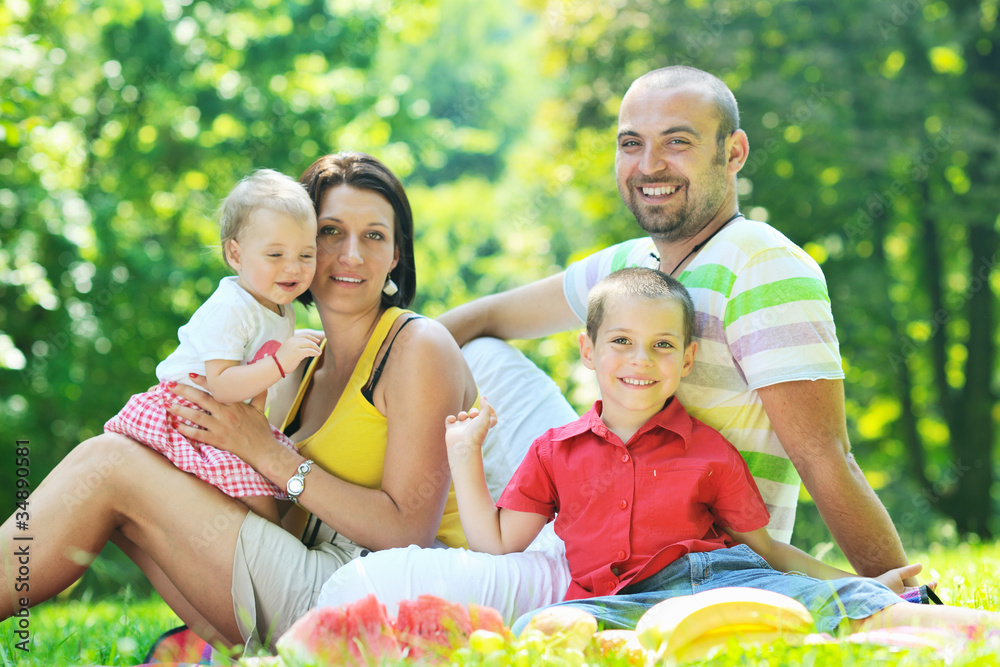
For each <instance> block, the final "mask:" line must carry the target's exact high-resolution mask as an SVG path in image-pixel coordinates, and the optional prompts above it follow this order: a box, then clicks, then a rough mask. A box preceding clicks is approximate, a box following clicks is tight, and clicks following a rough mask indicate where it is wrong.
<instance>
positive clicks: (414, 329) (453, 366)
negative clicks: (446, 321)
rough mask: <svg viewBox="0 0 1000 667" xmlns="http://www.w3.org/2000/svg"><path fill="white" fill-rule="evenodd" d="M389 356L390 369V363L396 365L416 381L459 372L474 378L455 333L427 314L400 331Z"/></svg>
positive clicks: (467, 377) (463, 376) (460, 374)
mask: <svg viewBox="0 0 1000 667" xmlns="http://www.w3.org/2000/svg"><path fill="white" fill-rule="evenodd" d="M397 348H398V351H397ZM389 357H390V358H389V361H388V363H387V364H386V366H387V368H386V371H387V372H388V371H389V367H390V366H391V367H395V370H398V371H401V372H402V373H405V374H406V375H409V376H411V377H412V379H413V380H414V381H416V382H420V380H421V379H432V378H441V377H442V375H443V374H456V373H457V374H458V376H460V377H462V378H463V379H464V380H468V381H471V379H472V373H471V372H470V371H469V367H468V365H467V364H466V362H465V357H463V356H462V350H461V349H460V348H459V347H458V343H456V342H455V339H454V338H453V337H452V335H451V333H450V332H449V331H448V330H447V329H446V328H445V327H444V325H442V324H441V323H439V322H437V321H436V320H433V319H430V318H427V317H420V318H418V319H415V320H413V321H412V322H410V323H409V324H407V325H406V327H405V328H403V329H402V330H401V331H400V332H399V335H398V336H397V338H396V342H395V343H394V344H393V347H392V352H391V354H390V355H389Z"/></svg>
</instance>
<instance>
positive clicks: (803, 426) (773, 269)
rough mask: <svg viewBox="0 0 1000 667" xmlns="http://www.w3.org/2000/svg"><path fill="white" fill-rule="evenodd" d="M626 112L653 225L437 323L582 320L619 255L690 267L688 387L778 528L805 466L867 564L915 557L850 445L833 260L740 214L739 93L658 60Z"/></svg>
mask: <svg viewBox="0 0 1000 667" xmlns="http://www.w3.org/2000/svg"><path fill="white" fill-rule="evenodd" d="M618 120H619V130H618V149H617V153H616V157H615V171H616V178H617V183H618V190H619V192H620V194H621V196H622V199H623V200H624V201H625V203H626V205H627V206H628V208H629V210H631V211H632V213H633V215H634V216H635V218H636V220H637V222H638V223H639V226H640V227H642V229H643V230H645V231H646V232H647V233H648V234H649V238H648V239H639V240H635V241H630V242H626V243H624V244H620V245H618V246H613V247H612V248H608V249H606V250H604V251H601V252H600V253H597V254H595V255H592V256H591V257H588V258H586V259H583V260H581V261H580V262H577V263H575V264H573V265H571V266H570V267H569V268H568V269H567V270H566V271H565V272H563V273H561V274H558V275H555V276H552V277H550V278H546V279H543V280H541V281H538V282H536V283H533V284H530V285H526V286H524V287H521V288H518V289H515V290H512V291H510V292H505V293H502V294H496V295H492V296H488V297H484V298H481V299H478V300H476V301H473V302H471V303H469V304H466V305H464V306H461V307H459V308H456V309H454V310H452V311H449V312H448V313H445V314H444V315H442V316H441V318H440V321H441V322H442V323H443V324H445V326H447V327H448V328H449V329H450V330H451V332H452V333H453V335H454V336H455V338H456V340H458V342H459V344H464V343H466V342H467V341H469V340H472V339H474V338H478V337H480V336H495V337H498V338H504V339H510V338H535V337H540V336H544V335H548V334H551V333H554V332H557V331H563V330H567V329H571V328H574V327H578V326H579V325H580V322H581V321H582V319H583V318H584V317H585V313H586V294H587V292H588V291H589V289H590V287H592V286H593V285H594V284H595V283H596V282H597V281H598V280H599V279H600V278H602V277H603V276H605V275H607V274H609V273H611V272H612V271H614V270H616V269H618V268H622V267H623V266H634V265H642V266H648V267H651V268H658V269H660V270H661V271H663V272H664V273H668V274H670V275H673V276H675V277H677V278H679V279H680V281H681V282H682V283H683V284H684V285H685V286H686V287H688V289H689V290H690V291H691V293H692V296H693V297H694V300H695V305H696V308H697V311H698V318H697V319H698V325H699V326H698V328H699V332H700V333H699V344H700V348H699V349H700V355H699V359H698V360H697V361H696V362H695V369H694V370H693V371H692V373H691V375H690V376H689V377H688V378H686V379H685V381H684V382H683V383H682V384H681V388H680V389H679V390H678V396H679V397H680V400H681V402H682V403H683V404H684V405H685V407H687V408H688V410H689V411H690V413H691V414H692V415H693V416H695V417H697V418H698V419H701V420H702V421H704V422H705V423H707V424H708V425H709V426H712V427H714V428H716V429H718V430H719V431H721V432H722V433H723V434H724V435H725V436H726V437H727V438H728V439H729V440H730V441H731V442H733V444H734V445H736V447H737V448H738V449H740V450H741V452H743V454H744V458H745V459H746V460H747V463H748V465H749V467H750V470H751V472H752V473H753V475H754V477H755V479H756V481H757V484H758V486H759V487H760V490H761V493H762V495H763V496H764V498H765V501H766V502H767V505H768V509H769V510H770V512H771V515H772V518H771V523H770V524H769V526H768V528H769V531H770V532H771V534H772V536H773V537H774V538H775V539H779V540H781V541H784V542H788V541H789V540H790V539H791V531H792V526H793V524H794V517H795V503H796V499H797V495H798V488H799V478H800V477H801V480H802V482H803V483H805V486H806V489H807V490H808V491H809V493H810V495H811V496H812V498H813V500H814V501H815V502H816V506H817V507H818V509H819V510H820V514H821V515H822V516H823V519H824V521H825V522H826V524H827V526H828V527H829V529H830V532H831V533H832V534H833V536H834V538H835V539H836V541H837V543H838V545H840V547H841V549H842V550H843V551H844V553H845V555H846V556H847V558H848V560H850V562H851V565H852V566H853V567H854V568H855V570H856V571H857V572H858V573H859V574H862V575H866V576H876V575H879V574H882V573H883V572H885V571H887V570H890V569H892V568H896V567H900V566H903V565H906V564H907V560H906V556H905V553H904V551H903V548H902V545H901V543H900V540H899V537H898V535H897V534H896V530H895V528H894V527H893V525H892V521H891V520H890V518H889V515H888V513H887V512H886V511H885V508H884V507H883V506H882V504H881V502H880V501H879V499H878V497H877V496H876V495H875V492H874V491H873V490H872V488H871V486H870V485H869V484H868V482H867V480H866V479H865V477H864V475H863V474H862V472H861V470H860V468H859V467H858V465H857V463H856V462H855V460H854V457H853V456H852V455H851V452H850V442H849V441H848V435H847V427H846V420H845V415H844V389H843V377H844V374H843V371H842V370H841V364H840V355H839V350H838V346H837V339H836V332H835V329H834V326H833V319H832V315H831V313H830V304H829V297H828V295H827V291H826V284H825V280H824V278H823V274H822V272H821V270H820V269H819V267H818V266H817V265H816V264H815V262H813V261H812V260H811V259H810V258H809V257H808V255H806V254H805V253H804V252H803V251H802V250H801V249H799V248H798V247H797V246H795V245H794V244H792V243H791V242H790V241H789V240H788V239H786V238H785V237H784V236H782V235H781V234H780V233H779V232H777V231H776V230H775V229H773V228H771V227H770V226H768V225H766V224H764V223H760V222H753V221H748V220H746V219H745V218H743V217H742V216H741V215H740V214H739V208H738V201H737V174H738V173H739V171H740V169H741V168H742V167H743V165H744V163H745V162H746V160H747V156H748V153H749V144H748V141H747V136H746V134H745V133H744V132H743V131H742V130H740V129H739V124H738V123H739V115H738V108H737V104H736V100H735V98H734V97H733V94H732V92H731V91H730V90H729V89H728V88H727V87H726V86H725V84H724V83H722V81H720V80H719V79H717V78H716V77H714V76H712V75H710V74H708V73H706V72H703V71H701V70H697V69H694V68H690V67H668V68H664V69H660V70H655V71H653V72H650V73H648V74H646V75H644V76H642V77H640V78H639V79H637V80H636V81H635V82H634V83H633V85H632V86H631V87H630V88H629V90H628V92H627V93H626V95H625V98H624V99H623V101H622V106H621V110H620V113H619V118H618ZM491 398H492V396H491ZM908 583H910V584H912V583H913V582H908Z"/></svg>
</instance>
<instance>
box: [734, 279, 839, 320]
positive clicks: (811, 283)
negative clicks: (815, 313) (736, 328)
mask: <svg viewBox="0 0 1000 667" xmlns="http://www.w3.org/2000/svg"><path fill="white" fill-rule="evenodd" d="M829 300H830V297H829V296H827V293H826V285H824V284H823V281H822V280H819V279H817V278H788V279H786V280H776V281H774V282H773V283H768V284H766V285H761V286H760V287H755V288H754V289H752V290H749V291H747V292H743V293H741V294H738V295H736V296H735V297H733V299H732V300H730V301H729V304H728V305H727V306H726V326H727V327H728V326H729V325H730V324H732V323H733V322H735V321H736V320H738V319H739V318H741V317H743V316H744V315H748V314H750V313H753V312H755V311H758V310H761V309H762V308H770V307H772V306H780V305H782V304H785V303H792V302H795V301H827V302H829Z"/></svg>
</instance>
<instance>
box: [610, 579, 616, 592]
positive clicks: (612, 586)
mask: <svg viewBox="0 0 1000 667" xmlns="http://www.w3.org/2000/svg"><path fill="white" fill-rule="evenodd" d="M614 590H615V582H613V581H609V582H608V592H609V593H613V592H614Z"/></svg>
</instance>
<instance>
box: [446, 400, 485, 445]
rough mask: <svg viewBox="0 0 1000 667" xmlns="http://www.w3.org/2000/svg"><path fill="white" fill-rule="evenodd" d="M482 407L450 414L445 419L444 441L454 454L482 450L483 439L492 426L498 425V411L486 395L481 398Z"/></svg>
mask: <svg viewBox="0 0 1000 667" xmlns="http://www.w3.org/2000/svg"><path fill="white" fill-rule="evenodd" d="M479 405H480V406H481V408H480V409H478V410H477V409H476V408H472V409H471V410H469V411H468V412H459V413H458V415H449V416H448V417H447V418H446V419H445V420H444V429H445V430H444V442H445V445H446V446H447V447H448V452H449V454H451V455H452V456H454V455H456V454H461V455H465V454H466V453H471V452H476V453H477V454H478V453H479V452H480V451H481V450H482V447H483V441H485V440H486V434H487V433H488V432H489V430H490V429H491V428H493V427H494V426H496V423H497V413H496V410H494V409H493V407H492V406H491V405H490V404H489V402H488V401H487V400H486V397H485V396H483V397H482V398H481V399H480V400H479Z"/></svg>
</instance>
